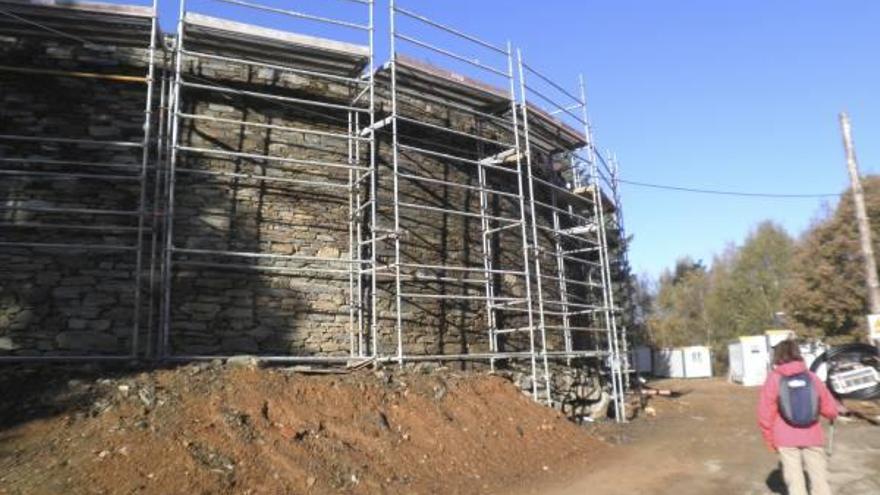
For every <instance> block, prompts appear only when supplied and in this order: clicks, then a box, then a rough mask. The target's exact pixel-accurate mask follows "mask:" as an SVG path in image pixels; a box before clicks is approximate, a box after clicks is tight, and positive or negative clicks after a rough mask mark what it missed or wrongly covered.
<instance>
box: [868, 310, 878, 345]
mask: <svg viewBox="0 0 880 495" xmlns="http://www.w3.org/2000/svg"><path fill="white" fill-rule="evenodd" d="M868 331H869V332H870V333H871V339H880V315H868Z"/></svg>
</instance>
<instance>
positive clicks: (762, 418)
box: [758, 361, 837, 449]
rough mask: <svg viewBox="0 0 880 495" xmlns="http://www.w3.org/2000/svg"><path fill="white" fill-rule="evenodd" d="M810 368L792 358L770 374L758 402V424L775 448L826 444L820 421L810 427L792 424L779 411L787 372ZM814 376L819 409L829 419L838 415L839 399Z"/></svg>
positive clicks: (800, 371)
mask: <svg viewBox="0 0 880 495" xmlns="http://www.w3.org/2000/svg"><path fill="white" fill-rule="evenodd" d="M806 370H807V367H806V365H805V364H804V362H803V361H792V362H790V363H785V364H782V365H779V366H776V367H775V368H774V369H773V371H772V372H770V374H769V375H768V376H767V381H765V382H764V387H763V388H762V389H761V400H760V402H759V403H758V425H759V426H760V427H761V434H762V435H763V436H764V441H765V442H767V445H768V446H770V447H771V448H773V449H776V448H779V447H821V446H823V445H825V435H824V434H823V433H822V426H821V425H820V424H819V422H818V421H817V422H816V424H814V425H813V426H810V427H808V428H796V427H794V426H791V425H789V424H788V423H786V422H785V420H784V419H782V416H781V415H780V414H779V406H778V404H777V402H778V400H779V381H780V379H781V378H782V377H783V376H791V375H796V374H798V373H803V372H804V371H806ZM810 377H811V378H812V379H813V383H814V384H815V386H816V390H817V391H818V392H819V413H820V414H821V415H822V416H825V417H826V418H828V419H834V418H836V417H837V401H835V399H834V397H833V396H832V395H831V392H829V391H828V387H826V386H825V384H824V383H822V380H820V379H819V377H817V376H816V375H814V374H813V373H812V372H811V373H810Z"/></svg>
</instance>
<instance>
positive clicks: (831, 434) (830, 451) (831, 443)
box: [828, 419, 835, 457]
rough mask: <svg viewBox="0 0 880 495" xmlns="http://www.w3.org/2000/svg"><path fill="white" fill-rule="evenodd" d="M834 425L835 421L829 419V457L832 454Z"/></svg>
mask: <svg viewBox="0 0 880 495" xmlns="http://www.w3.org/2000/svg"><path fill="white" fill-rule="evenodd" d="M834 425H835V422H834V420H833V419H832V420H831V430H829V431H828V457H831V455H832V454H834Z"/></svg>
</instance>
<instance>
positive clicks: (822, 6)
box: [160, 0, 880, 275]
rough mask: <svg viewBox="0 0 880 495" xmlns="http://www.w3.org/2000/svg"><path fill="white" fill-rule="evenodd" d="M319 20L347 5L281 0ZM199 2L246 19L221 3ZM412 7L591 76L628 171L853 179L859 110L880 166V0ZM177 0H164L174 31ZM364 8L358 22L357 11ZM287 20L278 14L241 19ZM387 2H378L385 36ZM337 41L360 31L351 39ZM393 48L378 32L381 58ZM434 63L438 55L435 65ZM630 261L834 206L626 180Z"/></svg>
mask: <svg viewBox="0 0 880 495" xmlns="http://www.w3.org/2000/svg"><path fill="white" fill-rule="evenodd" d="M271 3H275V4H276V5H280V4H286V5H289V6H291V8H293V7H292V6H293V5H297V6H299V7H298V8H301V9H302V10H306V11H309V10H310V11H312V12H315V13H324V14H326V13H327V12H328V9H327V6H332V5H339V7H338V8H339V10H338V11H337V12H338V13H339V15H340V16H344V17H346V18H352V19H354V18H353V17H349V14H353V12H352V11H351V7H350V6H352V5H353V4H351V3H349V2H346V1H343V0H302V1H299V2H271ZM191 4H192V6H193V8H194V10H198V11H200V12H204V13H213V14H215V15H221V16H233V17H235V16H237V15H240V14H238V12H240V11H236V10H234V9H231V8H229V7H227V6H223V5H222V4H219V3H217V2H213V1H211V0H192V1H191ZM400 4H401V5H403V6H405V7H407V8H410V9H412V10H415V11H418V12H420V13H424V14H425V15H428V16H430V17H432V18H434V19H436V20H438V21H441V22H444V23H447V24H450V25H453V26H456V27H458V28H460V29H462V30H465V31H468V32H470V33H474V34H478V35H479V36H480V37H482V38H484V39H486V40H489V41H493V42H498V43H503V42H505V41H506V40H508V39H509V40H511V41H512V42H513V43H514V45H515V46H518V47H521V48H522V50H523V52H524V53H525V54H526V56H527V57H528V59H529V60H530V61H532V63H533V64H534V65H538V66H540V67H541V68H542V70H543V71H544V72H546V73H547V74H549V75H550V76H552V77H553V78H554V79H556V80H559V81H562V82H566V83H570V85H571V86H572V87H574V85H575V84H576V78H577V76H578V74H579V73H583V74H584V75H585V76H586V79H587V86H588V91H589V95H588V96H589V100H590V115H591V118H592V120H593V123H594V128H595V134H596V138H597V141H598V143H599V145H600V146H601V147H602V148H610V149H612V150H614V151H615V152H616V153H617V155H618V156H619V158H620V161H621V175H622V176H623V178H625V179H629V180H634V181H642V182H652V183H659V184H669V185H677V186H686V187H698V188H710V189H724V190H737V191H749V192H772V193H829V192H830V193H835V192H839V191H841V190H843V189H844V188H845V187H846V186H847V176H846V171H845V167H844V160H843V151H842V146H841V141H840V134H839V129H838V124H837V113H838V112H839V111H841V110H844V109H846V110H848V111H849V112H850V114H851V116H852V119H853V125H854V133H855V139H856V145H857V150H858V154H859V158H860V161H861V167H862V171H863V172H864V173H871V172H877V171H878V170H880V140H878V138H880V91H878V89H880V64H878V49H880V27H878V26H880V2H876V1H871V0H861V1H857V0H841V1H837V2H827V1H825V2H820V1H799V2H791V1H783V0H738V1H732V0H730V1H720V0H719V1H706V0H703V1H693V0H691V1H686V0H676V1H659V0H650V1H649V0H645V1H635V0H617V1H611V0H608V1H603V2H598V1H543V2H535V1H512V0H478V1H477V0H469V1H465V0H443V1H433V2H432V1H426V0H409V1H406V0H402V1H401V2H400ZM176 5H177V2H176V1H166V0H160V15H161V18H162V20H163V27H165V28H166V29H168V30H172V29H173V24H174V20H175V18H176V14H177V12H176V11H177V7H176ZM355 17H356V16H355ZM239 20H241V21H243V22H256V23H261V24H265V25H269V26H276V27H285V28H289V29H294V30H303V31H306V32H311V33H316V34H317V33H320V30H318V31H316V30H315V29H317V28H316V27H315V26H311V25H309V24H308V23H298V24H297V23H294V24H293V25H284V26H281V25H279V24H278V21H277V20H276V19H274V18H271V17H269V16H264V17H247V18H239ZM386 22H387V0H378V3H377V25H378V27H379V32H380V33H382V32H384V29H383V27H384V26H385V23H386ZM339 34H341V35H342V36H345V37H348V38H349V39H353V38H351V34H350V33H342V32H340V33H339ZM387 46H388V43H387V40H386V39H384V37H381V36H380V38H379V39H377V53H378V57H377V58H378V61H380V62H381V61H384V60H385V59H386V58H387V53H388V48H387ZM438 62H439V60H438ZM623 200H624V207H625V214H626V221H627V227H628V230H629V231H630V233H631V234H633V235H634V236H635V239H634V242H633V245H632V252H631V256H630V257H631V261H632V263H633V265H634V268H635V269H636V270H637V271H639V272H647V273H650V274H653V275H656V274H658V273H659V272H660V271H661V270H662V269H663V268H664V267H667V266H670V265H672V264H673V263H674V261H675V259H676V258H677V257H679V256H683V255H690V256H692V257H695V258H699V259H704V260H705V261H707V262H708V261H711V258H712V255H713V254H714V253H717V252H720V251H721V250H722V249H723V248H724V246H725V245H726V244H728V243H730V242H740V241H741V240H742V239H743V238H744V237H745V236H746V235H747V233H748V232H749V230H750V229H751V227H752V226H754V225H755V224H756V223H758V222H760V221H762V220H765V219H770V220H774V221H776V222H778V223H780V224H782V225H783V226H785V227H786V228H787V229H789V231H790V232H791V233H792V234H795V235H797V234H799V233H801V232H802V231H803V230H804V229H805V228H806V227H807V226H808V225H809V224H810V222H811V221H812V220H813V219H815V218H816V216H817V215H819V214H820V212H821V207H822V203H823V202H829V201H831V202H832V204H833V201H834V198H831V199H830V200H829V199H824V200H823V199H766V198H760V199H756V198H736V197H727V196H710V195H701V194H688V193H681V192H672V191H662V190H652V189H644V188H641V187H637V186H624V189H623Z"/></svg>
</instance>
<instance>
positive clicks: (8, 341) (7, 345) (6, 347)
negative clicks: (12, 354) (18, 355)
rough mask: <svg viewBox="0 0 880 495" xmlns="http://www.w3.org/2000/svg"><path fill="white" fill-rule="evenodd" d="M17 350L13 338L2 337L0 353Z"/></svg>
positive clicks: (0, 339)
mask: <svg viewBox="0 0 880 495" xmlns="http://www.w3.org/2000/svg"><path fill="white" fill-rule="evenodd" d="M17 348H18V346H16V345H15V343H14V342H13V341H12V337H0V351H14V350H16V349H17Z"/></svg>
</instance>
